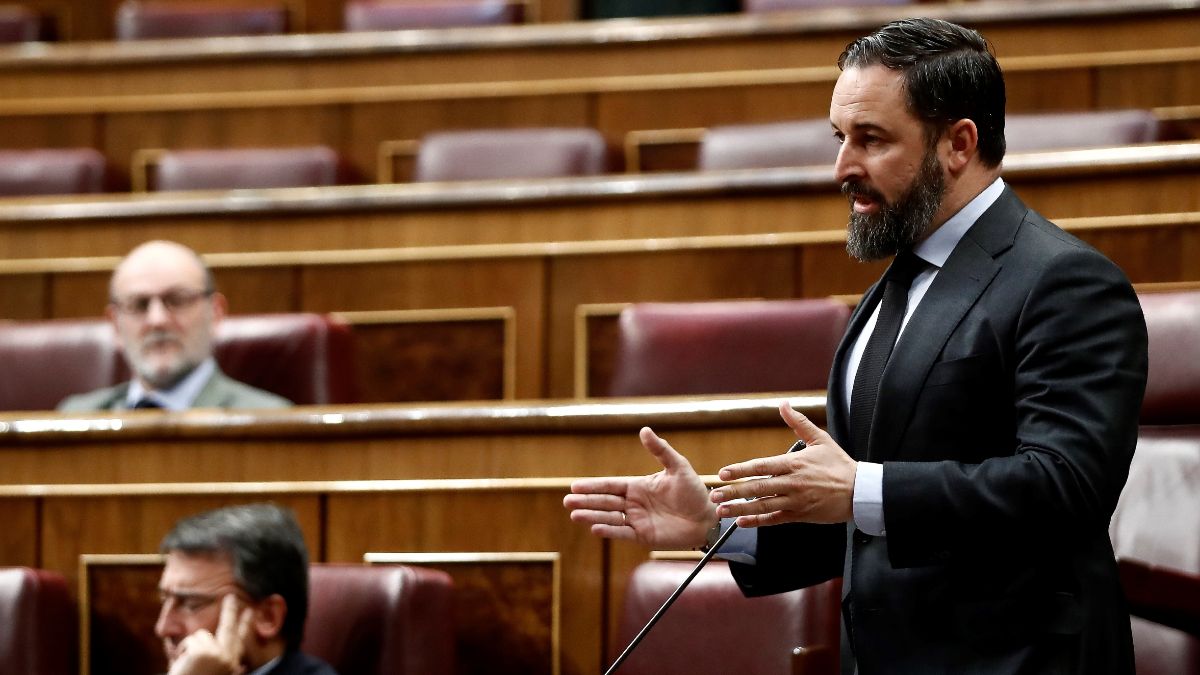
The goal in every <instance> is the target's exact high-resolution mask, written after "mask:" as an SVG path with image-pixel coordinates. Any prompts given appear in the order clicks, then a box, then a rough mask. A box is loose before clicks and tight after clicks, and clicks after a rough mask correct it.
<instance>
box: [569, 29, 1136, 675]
mask: <svg viewBox="0 0 1200 675" xmlns="http://www.w3.org/2000/svg"><path fill="white" fill-rule="evenodd" d="M838 64H839V66H840V67H841V68H842V75H841V76H840V77H839V79H838V82H837V85H836V87H835V89H834V92H833V98H832V102H831V105H830V122H831V123H832V126H833V132H834V136H835V137H836V138H837V139H838V140H839V141H840V142H841V144H842V147H841V150H840V152H839V155H838V160H837V164H836V167H835V171H836V174H837V177H838V180H839V181H841V182H842V185H843V191H844V192H845V193H846V194H847V196H848V197H849V199H850V203H851V216H850V224H849V228H848V235H847V249H848V251H849V252H850V254H851V255H853V256H854V257H856V258H859V259H862V260H875V259H881V258H884V257H887V256H891V255H895V256H896V257H895V260H894V261H893V263H892V265H891V266H890V267H889V269H888V271H887V273H885V275H884V277H883V279H881V280H880V281H879V282H878V283H876V284H875V285H874V286H872V287H871V288H870V289H869V290H868V291H867V292H866V294H865V295H864V296H863V299H862V302H861V303H860V304H859V305H858V308H857V309H856V310H855V313H854V315H853V316H852V317H851V321H850V325H849V328H848V330H847V333H846V336H845V337H844V338H843V340H842V344H841V345H840V347H839V348H838V351H837V355H836V357H835V361H834V364H833V370H832V372H831V374H830V380H829V388H828V402H827V421H828V426H829V432H830V433H828V434H827V433H826V432H824V431H822V430H821V429H819V428H817V427H816V426H815V425H813V424H812V423H811V422H809V421H808V420H807V419H806V418H804V417H803V416H802V415H800V414H799V413H796V412H795V411H793V410H791V409H790V408H788V407H787V406H786V405H783V406H781V408H780V410H781V414H782V415H783V418H784V420H785V421H786V422H787V424H788V425H789V426H790V427H791V428H792V429H793V430H794V431H795V433H796V435H797V436H799V437H800V438H801V439H802V440H804V441H805V442H806V443H807V446H808V447H807V448H806V449H804V450H802V451H800V452H796V453H789V454H785V455H777V456H771V457H763V458H759V459H754V460H751V461H747V462H743V463H739V464H734V465H731V466H728V467H725V468H724V469H722V470H721V472H720V478H721V479H722V480H726V481H738V482H734V483H732V484H729V485H725V486H722V487H719V488H717V489H715V490H713V491H712V492H711V493H708V494H706V492H705V488H704V486H703V484H702V483H701V482H700V480H699V479H698V477H697V476H696V474H695V472H694V471H693V470H692V468H691V466H690V464H688V462H687V460H686V459H684V457H683V456H682V455H680V454H679V453H677V452H676V451H675V450H674V449H672V448H671V447H670V446H669V445H668V444H667V443H666V442H665V441H663V440H662V439H661V438H659V437H658V436H657V435H655V434H654V433H653V432H652V431H651V430H649V429H643V430H642V433H641V439H642V442H643V444H644V445H645V446H646V447H647V448H648V449H649V450H650V452H651V453H653V454H654V456H655V457H656V458H657V459H658V460H659V461H660V462H661V463H662V465H663V467H664V469H663V471H661V472H659V473H657V474H654V475H652V476H645V477H637V478H608V479H586V480H581V481H578V482H577V483H576V484H575V485H573V486H572V492H573V494H571V495H568V496H567V498H566V499H565V500H564V503H565V505H566V506H567V507H568V508H571V509H572V518H573V519H575V520H577V521H580V522H584V523H588V524H590V525H591V526H592V530H593V531H594V532H595V533H597V534H599V535H602V536H609V537H614V538H621V539H632V540H636V541H639V542H641V543H643V544H646V545H649V546H654V547H687V546H698V545H700V544H703V543H704V542H705V541H709V542H711V541H712V540H713V539H714V537H713V534H715V533H716V532H718V531H719V530H720V528H721V527H722V525H721V521H719V520H718V519H724V522H725V523H728V522H732V519H734V518H736V522H737V523H738V525H739V526H741V527H743V528H755V529H754V530H752V533H753V534H755V535H756V536H753V537H751V538H750V540H749V541H748V542H747V543H746V544H745V545H744V546H742V547H741V549H740V551H739V552H740V553H742V554H743V555H741V556H733V555H732V554H730V557H731V569H732V570H733V574H734V577H735V578H736V580H737V582H738V584H739V585H740V586H741V588H742V589H743V591H744V592H745V593H746V594H748V595H761V594H767V593H775V592H781V591H786V590H790V589H794V588H799V587H803V586H807V585H811V584H814V583H818V582H821V581H824V580H826V579H830V578H833V577H836V576H839V575H842V576H843V588H844V598H843V603H842V605H843V620H844V622H843V623H844V625H845V627H846V629H847V630H846V633H847V634H846V637H845V641H846V642H847V644H848V646H849V647H850V648H852V652H853V656H851V655H850V651H849V650H847V649H845V648H844V649H843V654H844V656H845V658H843V669H844V671H845V672H854V669H855V663H854V657H856V658H857V670H858V672H859V673H861V674H862V675H871V674H875V673H914V674H922V675H924V674H929V673H955V674H960V673H980V674H985V673H986V674H989V675H990V674H1010V673H1011V674H1013V675H1015V674H1017V673H1047V674H1049V673H1077V674H1080V675H1083V674H1089V675H1091V674H1094V673H1112V674H1114V675H1115V674H1125V673H1132V672H1133V653H1132V641H1131V637H1130V626H1129V615H1128V612H1127V610H1126V607H1125V603H1124V599H1123V596H1122V594H1121V589H1120V586H1119V583H1118V579H1117V569H1116V563H1115V560H1114V556H1113V552H1112V547H1111V544H1110V542H1109V539H1108V533H1107V526H1108V521H1109V519H1110V517H1111V515H1112V512H1113V509H1114V507H1115V505H1116V502H1117V497H1118V495H1119V494H1120V492H1121V488H1122V487H1123V485H1124V483H1125V479H1126V476H1127V474H1128V470H1129V463H1130V460H1131V458H1132V454H1133V448H1134V444H1135V440H1136V434H1137V418H1138V411H1139V407H1140V405H1141V399H1142V394H1143V391H1144V388H1145V378H1146V333H1145V323H1144V321H1143V319H1142V315H1141V311H1140V307H1139V305H1138V302H1137V298H1136V296H1135V295H1134V293H1133V290H1132V288H1131V287H1130V285H1129V283H1128V281H1127V280H1126V279H1125V277H1124V275H1123V274H1122V273H1121V272H1120V270H1118V269H1117V268H1116V267H1115V266H1114V265H1113V264H1112V263H1111V262H1109V261H1108V260H1107V259H1105V258H1104V257H1103V256H1102V255H1101V254H1099V253H1098V252H1096V251H1095V250H1093V249H1091V248H1090V247H1088V246H1087V245H1085V244H1083V243H1082V242H1080V241H1078V240H1076V239H1075V238H1073V237H1071V236H1070V235H1068V234H1066V233H1065V232H1063V231H1062V230H1060V229H1058V228H1057V227H1055V226H1054V225H1053V224H1052V223H1050V222H1048V221H1046V220H1045V219H1044V218H1042V217H1041V216H1039V215H1038V214H1037V213H1035V212H1033V211H1032V210H1030V209H1029V208H1028V207H1026V206H1025V205H1024V204H1022V203H1021V201H1020V200H1019V199H1018V198H1017V196H1016V195H1015V194H1013V192H1012V191H1011V190H1009V189H1008V188H1007V187H1006V186H1005V185H1004V183H1003V181H1002V180H1001V179H1000V177H999V176H1000V163H1001V160H1002V158H1003V156H1004V82H1003V77H1002V75H1001V73H1000V69H999V66H998V65H997V63H996V60H995V58H994V57H993V56H992V54H991V53H990V50H989V48H988V46H987V44H986V42H985V41H984V40H983V38H982V37H981V36H979V35H978V34H977V33H975V32H974V31H970V30H967V29H964V28H962V27H959V26H956V25H954V24H949V23H946V22H942V21H937V20H931V19H908V20H903V21H898V22H894V23H892V24H889V25H887V26H885V27H883V28H882V29H880V30H879V31H877V32H876V33H874V34H872V35H870V36H867V37H864V38H861V39H859V40H857V41H855V42H853V43H851V44H850V45H849V46H848V47H847V49H846V51H845V52H844V53H843V54H842V56H841V58H840V59H839V61H838ZM743 500H745V501H743ZM706 531H707V536H706ZM726 550H727V549H723V550H722V552H723V553H725V551H726ZM845 646H846V645H844V647H845Z"/></svg>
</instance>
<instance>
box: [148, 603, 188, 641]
mask: <svg viewBox="0 0 1200 675" xmlns="http://www.w3.org/2000/svg"><path fill="white" fill-rule="evenodd" d="M182 630H183V626H182V625H181V624H180V623H179V621H178V620H177V619H176V618H175V612H173V611H172V608H171V604H170V603H169V602H164V603H163V604H162V607H161V608H160V609H159V610H158V620H157V621H155V622H154V634H155V635H157V636H158V637H160V638H170V637H182V635H181V632H182Z"/></svg>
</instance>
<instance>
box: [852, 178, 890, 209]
mask: <svg viewBox="0 0 1200 675" xmlns="http://www.w3.org/2000/svg"><path fill="white" fill-rule="evenodd" d="M842 194H843V195H844V196H845V197H846V198H847V199H849V200H851V201H853V200H854V198H855V197H867V198H869V199H871V200H873V201H876V202H879V203H881V204H886V203H887V200H886V199H884V197H883V194H882V193H880V192H879V191H878V190H875V189H873V188H871V187H870V186H868V185H864V184H863V183H860V182H857V181H845V182H843V183H842Z"/></svg>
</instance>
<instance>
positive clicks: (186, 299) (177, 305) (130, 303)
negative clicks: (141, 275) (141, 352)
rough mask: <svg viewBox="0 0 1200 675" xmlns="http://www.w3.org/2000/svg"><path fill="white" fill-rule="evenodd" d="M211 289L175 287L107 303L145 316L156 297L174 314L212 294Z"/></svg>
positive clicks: (133, 313) (113, 299)
mask: <svg viewBox="0 0 1200 675" xmlns="http://www.w3.org/2000/svg"><path fill="white" fill-rule="evenodd" d="M212 294H213V291H211V290H203V291H195V290H190V289H186V288H176V289H172V290H169V291H167V292H166V293H159V294H158V295H130V296H128V297H124V298H112V299H111V300H109V304H111V305H112V306H113V307H115V308H116V309H117V311H118V312H120V313H122V314H125V315H127V316H145V315H146V313H147V312H149V311H150V305H151V303H153V302H154V300H155V299H157V300H158V301H159V302H161V303H162V306H163V309H165V310H166V311H168V312H170V313H172V314H174V313H177V312H182V311H184V310H186V309H189V308H191V307H192V306H193V305H195V304H196V303H197V302H199V301H200V300H201V299H203V298H208V297H210V296H212Z"/></svg>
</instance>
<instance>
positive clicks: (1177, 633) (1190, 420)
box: [1109, 291, 1200, 675]
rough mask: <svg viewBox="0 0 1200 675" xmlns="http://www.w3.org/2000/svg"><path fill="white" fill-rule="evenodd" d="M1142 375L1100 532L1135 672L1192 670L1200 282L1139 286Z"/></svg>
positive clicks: (1198, 622)
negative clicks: (1127, 621)
mask: <svg viewBox="0 0 1200 675" xmlns="http://www.w3.org/2000/svg"><path fill="white" fill-rule="evenodd" d="M1140 299H1141V302H1142V308H1143V311H1144V312H1145V315H1146V324H1147V329H1148V332H1149V338H1150V375H1149V380H1148V381H1147V385H1146V398H1145V401H1144V403H1143V405H1142V427H1141V429H1140V431H1139V434H1138V446H1137V451H1136V453H1135V454H1134V458H1133V464H1132V466H1131V467H1130V471H1129V479H1128V481H1127V483H1126V484H1125V489H1124V491H1123V492H1122V493H1121V498H1120V501H1119V502H1118V504H1117V509H1116V512H1115V513H1114V515H1113V519H1112V522H1111V524H1110V528H1109V532H1110V534H1111V535H1112V541H1113V548H1114V550H1115V551H1116V554H1117V557H1118V559H1119V560H1120V564H1121V577H1122V583H1123V585H1124V588H1125V594H1126V596H1127V597H1128V598H1129V602H1130V606H1131V609H1132V612H1133V614H1134V618H1133V632H1134V651H1135V656H1136V659H1137V671H1138V673H1139V674H1140V675H1167V674H1168V673H1170V674H1172V675H1200V292H1195V291H1193V292H1178V293H1147V294H1143V295H1141V296H1140Z"/></svg>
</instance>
